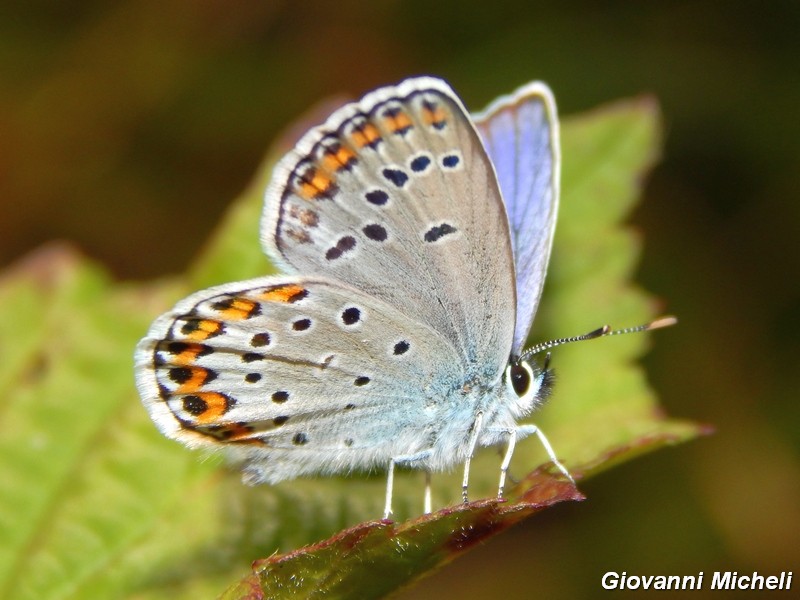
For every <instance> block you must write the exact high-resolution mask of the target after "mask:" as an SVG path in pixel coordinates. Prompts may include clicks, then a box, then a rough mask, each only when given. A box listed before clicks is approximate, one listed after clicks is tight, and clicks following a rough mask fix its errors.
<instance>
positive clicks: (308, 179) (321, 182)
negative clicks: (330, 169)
mask: <svg viewBox="0 0 800 600" xmlns="http://www.w3.org/2000/svg"><path fill="white" fill-rule="evenodd" d="M333 185H334V179H333V177H331V176H330V175H328V174H327V173H325V172H324V171H323V170H321V169H313V168H312V169H309V170H308V171H306V172H305V174H304V175H303V176H302V177H301V178H300V181H299V184H298V186H297V193H298V194H299V195H300V196H301V197H302V198H305V199H306V200H316V199H317V198H319V197H320V196H325V195H326V194H328V193H329V192H330V191H331V188H332V187H333Z"/></svg>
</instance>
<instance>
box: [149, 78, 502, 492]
mask: <svg viewBox="0 0 800 600" xmlns="http://www.w3.org/2000/svg"><path fill="white" fill-rule="evenodd" d="M511 222H512V223H514V220H513V219H512V221H511ZM509 240H510V237H509V221H508V219H507V217H506V212H505V208H504V206H503V199H502V197H501V194H500V190H499V187H498V183H497V178H496V175H495V171H494V168H493V167H492V164H491V162H490V160H489V157H488V156H487V154H486V150H485V149H484V146H483V144H482V142H481V139H480V137H479V135H478V132H477V131H476V129H475V127H474V125H473V124H472V121H471V119H470V118H469V116H468V115H467V114H466V111H465V109H464V107H463V106H462V104H461V102H460V101H459V100H458V98H457V97H456V96H455V94H454V93H453V92H452V90H451V89H450V88H449V86H447V85H446V84H445V83H444V82H442V81H440V80H437V79H433V78H416V79H411V80H407V81H405V82H403V83H401V84H399V85H398V86H394V87H386V88H380V89H379V90H376V91H375V92H372V93H371V94H368V95H367V96H365V97H364V98H362V99H361V100H360V101H359V102H356V103H352V104H348V105H346V106H344V107H343V108H341V109H339V110H338V111H336V112H335V113H334V114H333V115H332V116H331V117H330V118H329V119H328V120H327V122H326V123H325V124H324V125H322V126H320V127H317V128H315V129H312V130H311V131H310V132H309V133H307V134H306V135H305V136H304V137H303V138H302V139H301V141H300V142H299V143H298V145H297V147H296V148H295V150H293V151H292V152H290V153H289V154H288V155H287V156H286V157H285V158H284V159H283V160H282V161H281V162H280V163H279V164H278V166H277V167H276V168H275V171H274V175H273V179H272V182H271V184H270V186H269V188H268V190H267V194H266V204H265V211H264V217H263V221H262V243H263V245H264V247H265V249H266V250H267V252H268V253H269V254H270V255H271V256H272V257H273V258H274V259H275V260H276V262H277V263H279V264H280V265H282V266H283V267H284V269H285V270H286V271H287V272H289V273H292V272H295V273H298V274H297V275H287V276H281V277H265V278H261V279H256V280H252V281H248V282H239V283H231V284H226V285H223V286H219V287H217V288H212V289H209V290H204V291H202V292H198V293H197V294H194V295H193V296H190V297H189V298H187V299H185V300H183V301H182V302H180V303H179V304H178V305H177V306H176V307H175V308H174V309H173V310H172V311H170V312H169V313H166V314H165V315H163V316H162V317H160V318H159V319H158V320H157V321H156V322H155V323H154V324H153V326H152V328H151V330H150V333H149V334H148V336H147V337H146V338H144V339H143V340H142V342H141V343H140V345H139V347H138V349H137V354H136V362H137V368H136V372H137V385H138V388H139V391H140V394H141V395H142V398H143V402H144V404H145V406H146V407H147V408H148V410H149V411H150V413H151V416H152V418H153V419H154V421H155V422H156V424H157V425H158V426H159V428H160V429H161V431H162V432H163V433H165V434H166V435H168V436H170V437H174V438H176V439H179V440H181V441H183V442H184V443H187V444H189V445H192V446H219V445H225V446H227V447H231V448H236V449H239V451H240V454H241V455H242V456H243V457H244V458H245V459H246V461H247V463H248V466H247V467H246V470H245V473H246V479H247V480H249V481H250V482H261V481H266V482H270V483H274V482H277V481H280V480H283V479H290V478H293V477H297V476H299V475H303V474H312V473H319V472H322V473H334V472H347V471H350V470H353V469H358V468H368V467H372V466H376V465H380V466H385V465H387V464H388V463H390V462H391V461H393V460H394V459H395V458H397V457H403V456H406V457H407V456H415V455H419V456H424V457H425V458H424V460H422V461H420V463H421V466H424V467H426V468H429V469H432V470H438V469H444V468H448V467H450V466H452V465H454V464H457V463H458V462H462V461H463V460H464V459H465V458H466V457H467V455H468V453H469V452H470V451H471V450H470V448H469V440H468V438H469V435H468V432H469V431H470V429H471V428H472V427H473V424H474V421H475V414H476V411H477V410H484V409H483V408H480V409H478V408H476V406H477V405H478V404H481V403H482V404H481V406H483V405H487V406H488V405H489V404H491V403H492V402H494V404H498V402H497V401H498V400H499V399H500V397H501V395H499V392H497V390H498V389H500V388H501V386H502V385H503V384H502V383H501V379H502V377H503V372H504V370H505V369H506V366H507V363H508V359H509V356H510V353H511V350H512V344H513V339H514V324H515V318H514V317H515V311H516V303H517V300H516V293H515V291H516V287H515V275H514V263H513V260H514V258H513V254H512V246H511V244H510V241H509ZM502 408H503V407H502V406H499V407H497V406H494V407H492V409H491V410H493V411H495V412H497V411H498V410H499V409H502ZM506 412H507V411H506ZM503 414H504V415H505V413H503ZM504 418H505V417H504ZM509 419H510V417H508V418H507V419H506V420H505V421H504V422H503V424H502V427H503V429H502V430H503V431H506V430H508V429H509V427H513V420H509Z"/></svg>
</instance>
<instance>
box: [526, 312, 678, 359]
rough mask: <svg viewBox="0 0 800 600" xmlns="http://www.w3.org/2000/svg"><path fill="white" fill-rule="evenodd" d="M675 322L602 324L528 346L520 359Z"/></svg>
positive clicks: (666, 318) (670, 320) (670, 319)
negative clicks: (616, 325) (623, 325)
mask: <svg viewBox="0 0 800 600" xmlns="http://www.w3.org/2000/svg"><path fill="white" fill-rule="evenodd" d="M677 322H678V319H677V318H675V317H661V318H660V319H656V320H655V321H650V322H649V323H645V324H644V325H637V326H636V327H625V328H624V329H611V327H609V326H608V325H603V326H602V327H600V328H598V329H595V330H594V331H590V332H589V333H584V334H583V335H576V336H573V337H565V338H558V339H555V340H550V341H549V342H541V343H540V344H536V345H535V346H533V347H531V348H528V349H527V350H526V351H525V352H523V353H522V356H521V357H520V360H526V359H527V358H529V357H531V356H533V355H534V354H539V353H540V352H544V351H545V350H550V348H555V347H556V346H563V345H564V344H571V343H572V342H582V341H584V340H594V339H596V338H601V337H607V336H609V335H622V334H623V333H638V332H640V331H652V330H653V329H661V328H662V327H669V326H671V325H675V323H677Z"/></svg>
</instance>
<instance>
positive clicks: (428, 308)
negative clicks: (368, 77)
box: [262, 77, 516, 381]
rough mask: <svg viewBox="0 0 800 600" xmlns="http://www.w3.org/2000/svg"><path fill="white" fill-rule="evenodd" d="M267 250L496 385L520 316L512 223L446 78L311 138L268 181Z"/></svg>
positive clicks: (420, 83) (374, 99) (381, 98)
mask: <svg viewBox="0 0 800 600" xmlns="http://www.w3.org/2000/svg"><path fill="white" fill-rule="evenodd" d="M262 242H263V245H264V247H265V249H266V251H267V252H268V254H270V255H271V256H272V257H273V258H274V259H275V260H276V262H278V263H279V264H283V265H284V267H286V268H288V269H292V270H294V271H296V272H299V273H303V274H306V275H318V276H324V277H328V278H333V279H336V280H338V281H342V282H347V284H348V285H350V286H352V287H354V288H356V289H359V290H361V291H363V292H364V293H367V294H369V295H370V296H372V297H375V298H377V299H380V300H382V301H383V302H385V303H387V304H388V305H391V306H394V307H396V308H397V309H398V310H399V311H400V312H402V313H403V314H406V315H410V316H413V318H414V320H417V321H420V322H422V323H425V324H427V325H428V326H430V327H431V328H432V329H434V330H435V331H437V332H439V333H440V334H441V335H442V336H444V338H445V339H447V340H449V341H450V343H451V344H452V345H453V346H454V347H455V348H456V349H457V352H458V353H459V360H460V361H461V362H462V363H463V364H465V365H467V366H468V369H472V371H471V373H472V375H474V376H476V377H478V379H479V380H481V381H486V380H491V381H495V380H497V378H499V377H500V375H501V373H502V371H503V368H504V367H505V364H506V362H507V360H508V355H509V352H510V349H511V344H512V338H513V323H514V311H515V307H516V300H515V286H514V266H513V257H512V251H511V246H510V242H509V231H508V220H507V218H506V216H505V208H504V206H503V201H502V198H501V196H500V191H499V188H498V184H497V179H496V176H495V173H494V169H493V167H492V165H491V162H490V160H489V157H488V156H487V154H486V151H485V149H484V147H483V144H482V143H481V141H480V138H479V136H478V134H477V131H476V130H475V127H474V126H473V124H472V121H471V119H470V118H469V116H468V115H467V113H466V111H465V109H464V107H463V105H462V104H461V102H460V101H459V99H458V98H457V96H456V95H455V93H454V92H453V91H452V90H451V89H450V87H449V86H448V85H447V84H446V83H444V82H443V81H441V80H438V79H433V78H429V77H421V78H415V79H409V80H406V81H404V82H402V83H401V84H399V85H397V86H393V87H385V88H380V89H378V90H376V91H374V92H372V93H370V94H368V95H366V96H365V97H364V98H362V99H361V100H360V101H359V102H355V103H352V104H348V105H346V106H344V107H342V108H341V109H339V110H337V111H336V112H335V113H334V114H333V115H332V116H331V117H330V118H329V119H328V120H327V122H326V123H325V124H324V125H322V126H320V127H317V128H315V129H312V130H311V131H310V132H309V133H308V134H306V135H305V136H304V137H303V138H302V139H301V141H300V142H299V143H298V144H297V147H296V149H295V150H294V151H292V152H290V153H289V154H288V155H287V156H286V157H284V159H283V160H282V161H281V162H280V163H279V164H278V166H277V167H276V169H275V171H274V174H273V179H272V182H271V184H270V186H269V188H268V189H267V193H266V205H265V213H264V218H263V226H262ZM429 359H430V360H432V361H434V360H435V361H438V360H440V358H439V357H435V356H430V357H429Z"/></svg>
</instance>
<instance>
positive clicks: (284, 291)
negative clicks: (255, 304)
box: [261, 284, 306, 302]
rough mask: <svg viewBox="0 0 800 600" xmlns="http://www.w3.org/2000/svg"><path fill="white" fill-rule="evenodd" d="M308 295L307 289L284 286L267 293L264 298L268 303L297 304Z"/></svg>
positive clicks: (293, 285)
mask: <svg viewBox="0 0 800 600" xmlns="http://www.w3.org/2000/svg"><path fill="white" fill-rule="evenodd" d="M305 295H306V290H305V288H303V287H301V286H299V285H295V284H289V285H282V286H279V287H275V288H272V289H269V290H267V291H265V292H264V293H263V294H262V296H261V297H262V298H263V299H264V300H266V301H267V302H295V301H297V300H300V299H301V298H303V297H304V296H305Z"/></svg>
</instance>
